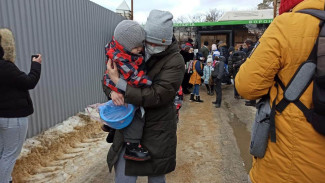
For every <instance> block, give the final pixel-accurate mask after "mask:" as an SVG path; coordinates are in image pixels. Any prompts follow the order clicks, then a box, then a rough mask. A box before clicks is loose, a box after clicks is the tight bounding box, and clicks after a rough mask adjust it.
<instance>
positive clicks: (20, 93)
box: [0, 29, 42, 183]
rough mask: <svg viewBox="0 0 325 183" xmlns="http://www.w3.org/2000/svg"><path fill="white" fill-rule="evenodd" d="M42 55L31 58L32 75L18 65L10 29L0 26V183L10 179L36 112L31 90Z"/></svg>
mask: <svg viewBox="0 0 325 183" xmlns="http://www.w3.org/2000/svg"><path fill="white" fill-rule="evenodd" d="M41 62H42V56H41V55H40V54H39V55H38V56H37V58H36V57H33V58H32V63H31V69H30V72H29V74H28V75H27V74H25V73H24V72H22V71H20V70H19V69H18V67H17V66H16V65H15V43H14V37H13V34H12V32H11V31H10V30H9V29H0V183H8V182H11V172H12V170H13V167H14V165H15V162H16V159H17V158H18V156H19V154H20V152H21V149H22V146H23V143H24V140H25V138H26V134H27V127H28V118H27V116H29V115H31V114H32V113H33V112H34V109H33V104H32V100H31V98H30V96H29V92H28V90H30V89H33V88H35V86H36V84H37V82H38V80H39V78H40V74H41Z"/></svg>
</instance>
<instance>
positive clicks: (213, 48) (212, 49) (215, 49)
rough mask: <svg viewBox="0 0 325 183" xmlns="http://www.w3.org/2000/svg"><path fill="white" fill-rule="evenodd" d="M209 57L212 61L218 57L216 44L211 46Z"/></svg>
mask: <svg viewBox="0 0 325 183" xmlns="http://www.w3.org/2000/svg"><path fill="white" fill-rule="evenodd" d="M211 55H212V60H215V57H217V58H219V56H220V51H219V50H218V47H217V45H216V44H212V45H211Z"/></svg>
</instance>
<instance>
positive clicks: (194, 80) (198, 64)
mask: <svg viewBox="0 0 325 183" xmlns="http://www.w3.org/2000/svg"><path fill="white" fill-rule="evenodd" d="M202 62H204V57H203V55H202V53H200V52H198V53H197V54H196V60H195V61H194V62H193V66H192V67H193V73H192V75H191V78H190V83H191V84H192V85H193V86H194V89H193V92H192V93H191V97H190V101H195V102H199V103H201V102H203V100H201V99H200V93H199V92H200V85H201V76H203V65H202ZM194 96H195V99H194Z"/></svg>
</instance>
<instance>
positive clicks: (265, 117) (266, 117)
mask: <svg viewBox="0 0 325 183" xmlns="http://www.w3.org/2000/svg"><path fill="white" fill-rule="evenodd" d="M256 108H257V111H256V116H255V121H254V124H253V126H252V134H251V144H250V154H251V155H253V156H255V157H258V158H263V157H264V155H265V151H266V148H267V144H268V137H269V132H270V126H271V125H270V113H271V107H270V100H269V98H263V99H261V100H260V101H259V102H258V104H257V105H256Z"/></svg>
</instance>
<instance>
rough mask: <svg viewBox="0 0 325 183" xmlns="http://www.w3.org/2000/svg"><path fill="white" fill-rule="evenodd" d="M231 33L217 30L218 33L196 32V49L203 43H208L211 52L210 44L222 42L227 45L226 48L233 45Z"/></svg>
mask: <svg viewBox="0 0 325 183" xmlns="http://www.w3.org/2000/svg"><path fill="white" fill-rule="evenodd" d="M232 35H233V33H232V31H231V30H219V31H199V32H198V43H199V45H198V47H199V48H201V47H202V45H203V43H204V41H208V42H209V49H210V50H211V45H212V44H217V43H216V41H217V40H219V41H223V42H224V43H227V46H228V47H229V46H232V45H233V37H232Z"/></svg>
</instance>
